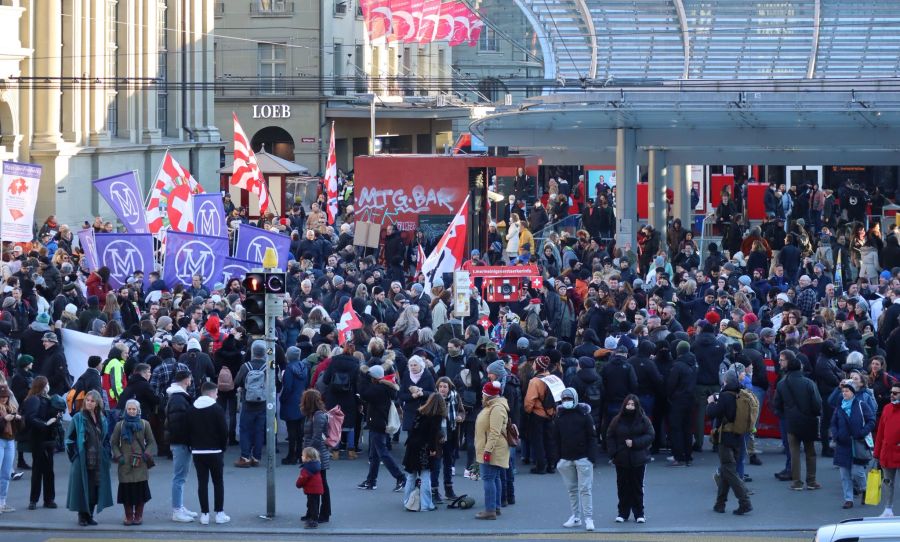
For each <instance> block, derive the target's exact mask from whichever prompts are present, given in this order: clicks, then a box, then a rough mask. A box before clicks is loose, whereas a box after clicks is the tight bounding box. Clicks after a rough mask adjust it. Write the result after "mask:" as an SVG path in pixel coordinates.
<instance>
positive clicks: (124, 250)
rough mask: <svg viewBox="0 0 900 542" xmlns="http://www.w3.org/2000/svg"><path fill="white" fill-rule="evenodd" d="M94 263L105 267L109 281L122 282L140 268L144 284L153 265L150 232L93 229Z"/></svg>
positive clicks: (113, 282)
mask: <svg viewBox="0 0 900 542" xmlns="http://www.w3.org/2000/svg"><path fill="white" fill-rule="evenodd" d="M94 246H95V248H96V251H97V253H96V257H97V263H99V264H100V266H102V267H106V268H108V269H109V284H110V285H111V286H112V287H113V288H121V287H122V286H125V284H126V283H127V281H128V277H130V276H132V275H133V274H134V272H135V271H143V272H144V286H148V285H149V283H148V282H147V281H148V279H149V276H150V272H151V271H154V270H155V269H156V265H155V264H156V262H155V261H154V259H153V234H150V233H97V234H95V235H94Z"/></svg>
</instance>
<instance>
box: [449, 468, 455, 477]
mask: <svg viewBox="0 0 900 542" xmlns="http://www.w3.org/2000/svg"><path fill="white" fill-rule="evenodd" d="M450 476H456V467H450Z"/></svg>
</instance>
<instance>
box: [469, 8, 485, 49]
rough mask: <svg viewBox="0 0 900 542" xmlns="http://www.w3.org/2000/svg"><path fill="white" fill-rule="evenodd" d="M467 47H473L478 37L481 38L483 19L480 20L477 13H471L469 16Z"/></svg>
mask: <svg viewBox="0 0 900 542" xmlns="http://www.w3.org/2000/svg"><path fill="white" fill-rule="evenodd" d="M469 25H470V26H469V47H475V46H476V45H478V39H479V38H481V29H483V28H484V21H482V20H481V19H480V18H479V17H478V14H477V13H472V16H471V17H470V18H469Z"/></svg>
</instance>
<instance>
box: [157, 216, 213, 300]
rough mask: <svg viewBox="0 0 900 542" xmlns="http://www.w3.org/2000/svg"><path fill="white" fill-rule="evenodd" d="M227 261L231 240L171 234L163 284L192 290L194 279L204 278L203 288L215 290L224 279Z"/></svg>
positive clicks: (181, 233)
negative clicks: (195, 276) (216, 283)
mask: <svg viewBox="0 0 900 542" xmlns="http://www.w3.org/2000/svg"><path fill="white" fill-rule="evenodd" d="M227 257H228V238H227V237H210V236H208V235H197V234H196V233H184V232H178V231H172V230H169V232H168V233H167V234H166V259H165V262H164V264H163V280H164V281H165V282H166V284H167V285H168V286H169V287H170V288H172V287H174V286H175V285H176V284H184V285H185V286H190V285H191V278H192V277H193V276H194V275H200V276H201V277H203V284H204V285H205V286H206V287H207V288H211V287H212V285H213V284H215V282H216V280H218V278H219V277H220V276H221V275H222V265H223V264H224V263H225V258H227Z"/></svg>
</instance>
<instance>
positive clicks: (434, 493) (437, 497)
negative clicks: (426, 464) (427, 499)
mask: <svg viewBox="0 0 900 542" xmlns="http://www.w3.org/2000/svg"><path fill="white" fill-rule="evenodd" d="M448 498H449V497H448ZM431 501H432V502H433V503H434V504H444V499H442V498H441V492H440V491H438V489H437V488H436V487H435V488H432V489H431Z"/></svg>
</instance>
